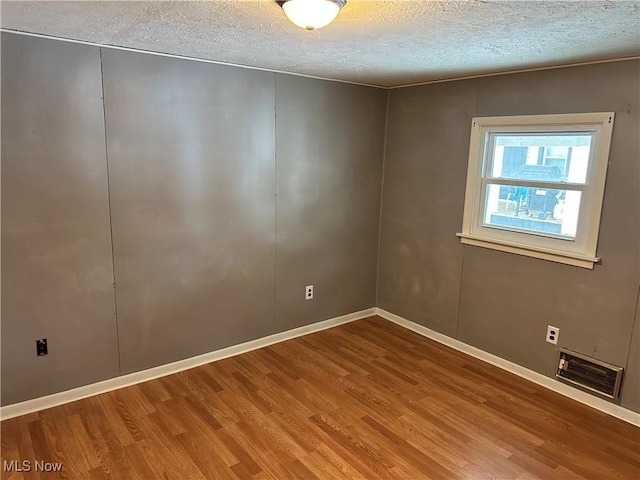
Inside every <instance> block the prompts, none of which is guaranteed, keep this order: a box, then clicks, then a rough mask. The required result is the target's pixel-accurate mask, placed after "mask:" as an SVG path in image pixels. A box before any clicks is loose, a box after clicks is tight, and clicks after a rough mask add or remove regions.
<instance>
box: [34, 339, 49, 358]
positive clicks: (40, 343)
mask: <svg viewBox="0 0 640 480" xmlns="http://www.w3.org/2000/svg"><path fill="white" fill-rule="evenodd" d="M48 353H49V349H48V348H47V339H46V338H41V339H40V340H36V355H38V356H39V357H44V356H45V355H47V354H48Z"/></svg>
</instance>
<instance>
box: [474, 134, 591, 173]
mask: <svg viewBox="0 0 640 480" xmlns="http://www.w3.org/2000/svg"><path fill="white" fill-rule="evenodd" d="M488 137H489V142H488V144H489V146H490V148H489V149H488V151H487V153H488V154H489V155H488V158H487V169H486V171H487V172H488V174H487V176H488V177H492V178H507V179H518V180H537V181H549V182H563V183H577V184H584V183H586V182H587V174H588V167H589V156H590V154H591V143H592V134H591V133H559V134H545V135H539V134H522V133H517V134H508V133H492V134H488Z"/></svg>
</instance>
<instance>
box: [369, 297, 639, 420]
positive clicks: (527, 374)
mask: <svg viewBox="0 0 640 480" xmlns="http://www.w3.org/2000/svg"><path fill="white" fill-rule="evenodd" d="M375 310H376V315H379V316H381V317H382V318H384V319H386V320H389V321H391V322H393V323H396V324H398V325H400V326H402V327H405V328H407V329H409V330H413V331H414V332H416V333H419V334H420V335H422V336H424V337H427V338H430V339H431V340H435V341H436V342H438V343H441V344H443V345H446V346H448V347H451V348H453V349H455V350H458V351H460V352H463V353H466V354H467V355H470V356H472V357H475V358H478V359H480V360H482V361H484V362H487V363H490V364H491V365H495V366H496V367H499V368H502V369H503V370H506V371H508V372H511V373H514V374H516V375H518V376H519V377H522V378H526V379H527V380H530V381H531V382H533V383H537V384H538V385H541V386H543V387H546V388H548V389H549V390H553V391H554V392H557V393H560V394H561V395H564V396H566V397H569V398H571V399H573V400H576V401H578V402H580V403H584V404H585V405H588V406H590V407H593V408H595V409H596V410H600V411H601V412H604V413H607V414H609V415H612V416H614V417H617V418H619V419H620V420H624V421H625V422H628V423H631V424H633V425H637V426H640V413H636V412H633V411H631V410H628V409H626V408H624V407H621V406H620V405H616V404H614V403H610V402H607V401H606V400H603V399H601V398H598V397H594V396H593V395H590V394H588V393H586V392H583V391H581V390H577V389H575V388H573V387H570V386H569V385H565V384H564V383H561V382H559V381H557V380H554V379H553V378H549V377H546V376H544V375H542V374H541V373H538V372H534V371H533V370H529V369H528V368H525V367H522V366H520V365H517V364H515V363H513V362H510V361H509V360H505V359H504V358H500V357H497V356H496V355H493V354H491V353H488V352H485V351H484V350H480V349H479V348H476V347H472V346H471V345H467V344H466V343H463V342H461V341H459V340H456V339H455V338H451V337H447V336H446V335H443V334H441V333H438V332H435V331H433V330H431V329H429V328H427V327H423V326H422V325H419V324H417V323H414V322H412V321H410V320H407V319H406V318H402V317H400V316H398V315H396V314H394V313H390V312H387V311H386V310H383V309H382V308H376V309H375Z"/></svg>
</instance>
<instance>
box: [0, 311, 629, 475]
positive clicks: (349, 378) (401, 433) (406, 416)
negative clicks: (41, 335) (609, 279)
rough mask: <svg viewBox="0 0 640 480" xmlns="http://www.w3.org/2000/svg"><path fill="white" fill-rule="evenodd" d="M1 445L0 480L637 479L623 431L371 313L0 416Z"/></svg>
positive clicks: (607, 420)
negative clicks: (41, 467) (41, 466)
mask: <svg viewBox="0 0 640 480" xmlns="http://www.w3.org/2000/svg"><path fill="white" fill-rule="evenodd" d="M1 434H2V460H3V465H4V462H10V461H12V460H17V461H19V462H22V461H24V460H28V461H30V462H31V468H32V469H31V471H29V472H26V471H25V472H16V471H13V472H6V471H4V472H3V473H2V478H3V479H38V478H42V479H50V478H73V479H108V478H114V479H115V478H117V479H143V480H147V479H154V478H175V479H205V478H206V479H234V478H240V479H245V478H246V479H249V478H253V479H267V478H275V479H289V478H292V479H315V478H319V479H324V478H327V479H328V478H336V479H353V478H364V479H379V478H382V479H419V478H446V479H456V478H470V479H471V478H473V479H489V478H504V479H531V478H545V479H573V478H596V479H613V478H630V479H638V478H640V429H638V428H637V427H633V426H632V425H629V424H626V423H624V422H622V421H620V420H617V419H615V418H613V417H609V416H607V415H605V414H604V413H601V412H599V411H596V410H593V409H591V408H589V407H586V406H584V405H581V404H579V403H576V402H574V401H572V400H569V399H567V398H565V397H563V396H561V395H558V394H556V393H553V392H551V391H549V390H546V389H544V388H542V387H539V386H537V385H535V384H533V383H530V382H528V381H526V380H524V379H522V378H519V377H517V376H515V375H511V374H509V373H507V372H504V371H502V370H500V369H498V368H496V367H493V366H491V365H488V364H485V363H483V362H481V361H479V360H476V359H474V358H471V357H468V356H466V355H464V354H462V353H459V352H457V351H455V350H451V349H449V348H447V347H444V346H442V345H439V344H437V343H435V342H433V341H430V340H428V339H426V338H424V337H421V336H420V335H418V334H416V333H413V332H411V331H409V330H406V329H404V328H402V327H399V326H397V325H394V324H392V323H390V322H387V321H386V320H383V319H381V318H379V317H371V318H368V319H365V320H360V321H357V322H353V323H350V324H346V325H342V326H340V327H336V328H333V329H330V330H325V331H322V332H319V333H315V334H312V335H308V336H305V337H300V338H296V339H294V340H290V341H287V342H284V343H280V344H277V345H273V346H270V347H267V348H263V349H261V350H256V351H253V352H250V353H246V354H243V355H240V356H237V357H233V358H229V359H226V360H221V361H218V362H216V363H212V364H208V365H205V366H202V367H198V368H195V369H192V370H188V371H185V372H182V373H178V374H175V375H172V376H169V377H164V378H160V379H157V380H152V381H149V382H146V383H143V384H139V385H135V386H132V387H128V388H125V389H121V390H117V391H114V392H110V393H106V394H103V395H99V396H96V397H91V398H87V399H84V400H80V401H77V402H74V403H71V404H67V405H63V406H60V407H56V408H51V409H49V410H44V411H41V412H38V413H34V414H30V415H26V416H23V417H19V418H14V419H10V420H6V421H4V422H2V424H1ZM36 460H39V461H46V462H61V463H62V464H63V469H62V471H61V472H58V473H53V472H35V471H34V470H35V461H36ZM3 470H4V469H3Z"/></svg>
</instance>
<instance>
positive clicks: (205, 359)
mask: <svg viewBox="0 0 640 480" xmlns="http://www.w3.org/2000/svg"><path fill="white" fill-rule="evenodd" d="M375 313H376V309H375V308H369V309H367V310H361V311H359V312H354V313H349V314H347V315H342V316H340V317H335V318H331V319H329V320H324V321H322V322H318V323H313V324H311V325H305V326H303V327H298V328H294V329H293V330H288V331H286V332H282V333H275V334H273V335H269V336H267V337H263V338H258V339H256V340H251V341H250V342H245V343H241V344H239V345H232V346H230V347H226V348H222V349H220V350H216V351H215V352H209V353H205V354H202V355H198V356H196V357H191V358H186V359H184V360H179V361H177V362H172V363H168V364H166V365H160V366H158V367H153V368H149V369H147V370H142V371H140V372H134V373H129V374H127V375H121V376H119V377H115V378H110V379H108V380H103V381H101V382H97V383H92V384H90V385H84V386H82V387H78V388H73V389H71V390H67V391H64V392H59V393H54V394H52V395H47V396H45V397H39V398H34V399H33V400H27V401H24V402H20V403H14V404H12V405H6V406H3V407H0V419H2V420H6V419H9V418H13V417H18V416H20V415H26V414H28V413H33V412H37V411H40V410H44V409H46V408H51V407H57V406H58V405H63V404H65V403H70V402H75V401H76V400H80V399H81V398H86V397H91V396H94V395H99V394H101V393H106V392H110V391H111V390H117V389H118V388H123V387H128V386H130V385H135V384H137V383H142V382H146V381H148V380H153V379H154V378H158V377H164V376H165V375H171V374H173V373H178V372H182V371H183V370H189V369H190V368H194V367H198V366H200V365H204V364H206V363H211V362H215V361H217V360H222V359H223V358H228V357H233V356H235V355H240V354H242V353H246V352H250V351H251V350H256V349H258V348H263V347H267V346H269V345H273V344H275V343H280V342H284V341H285V340H291V339H292V338H296V337H300V336H302V335H308V334H310V333H314V332H319V331H321V330H326V329H328V328H332V327H336V326H338V325H342V324H344V323H349V322H353V321H355V320H360V319H362V318H366V317H370V316H371V315H375Z"/></svg>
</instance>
